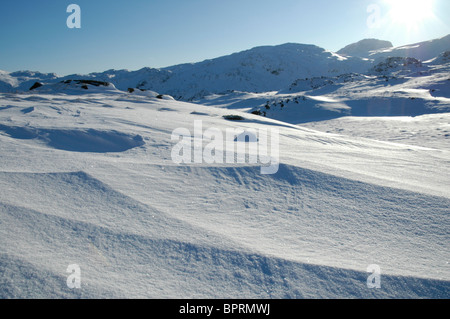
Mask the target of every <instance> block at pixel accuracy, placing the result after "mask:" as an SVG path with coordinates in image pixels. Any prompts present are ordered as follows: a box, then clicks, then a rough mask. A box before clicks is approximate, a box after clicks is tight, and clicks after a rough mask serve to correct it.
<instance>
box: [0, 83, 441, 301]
mask: <svg viewBox="0 0 450 319" xmlns="http://www.w3.org/2000/svg"><path fill="white" fill-rule="evenodd" d="M102 90H104V91H102ZM36 92H37V91H36ZM36 92H33V91H32V92H30V93H26V94H11V93H6V94H5V93H4V94H1V95H0V189H1V192H0V241H1V243H2V245H1V246H0V268H1V271H0V296H1V298H42V297H44V298H55V297H56V298H448V297H449V292H450V268H449V264H448V263H449V261H450V251H449V248H448V247H449V229H450V228H449V226H450V217H449V214H448V213H449V207H450V187H448V186H449V180H450V179H449V177H450V174H449V173H450V171H449V168H450V166H449V161H448V159H449V158H450V156H449V155H450V153H449V152H450V150H449V149H448V148H445V147H442V148H441V147H438V146H439V143H438V142H436V143H435V148H429V147H423V146H415V145H406V144H398V143H392V142H386V141H376V140H372V139H367V138H360V137H355V136H345V135H338V134H330V133H325V132H319V131H315V130H311V129H308V128H302V127H299V126H295V125H292V124H288V123H286V122H280V121H277V120H272V119H268V118H264V117H261V116H257V115H252V114H248V113H245V112H242V111H240V110H237V109H234V110H230V109H227V108H217V107H216V108H213V107H210V106H204V105H198V104H191V103H185V102H179V101H174V100H167V99H165V100H163V99H158V98H154V97H151V96H145V95H139V94H137V95H136V94H129V93H125V92H121V91H118V90H111V89H108V88H98V91H93V92H91V91H90V90H87V91H86V90H80V92H79V93H78V94H64V93H63V91H62V92H59V93H51V94H49V93H45V92H42V93H36ZM267 94H270V93H267ZM230 114H235V115H241V116H242V117H243V118H244V119H245V120H243V121H227V120H225V119H224V118H223V116H224V115H230ZM196 120H202V123H203V126H204V128H205V129H206V128H208V127H214V128H218V129H219V130H225V129H227V128H237V127H241V128H245V129H251V128H255V129H258V128H271V129H273V128H277V129H278V130H279V133H280V150H279V151H280V167H279V170H278V172H277V173H276V174H274V175H262V174H261V173H260V165H255V164H237V163H234V164H207V163H202V164H183V165H178V164H175V163H174V162H173V161H172V159H171V151H172V148H173V146H174V143H175V142H174V141H173V140H172V139H171V134H172V131H173V130H174V129H176V128H187V129H189V130H190V131H191V132H193V126H194V121H196ZM417 121H420V119H417ZM422 127H423V128H424V129H425V128H426V127H427V125H426V124H425V123H424V125H422ZM80 138H81V142H80V143H81V144H79V145H77V147H74V145H75V144H74V142H75V141H80ZM105 141H108V143H109V144H108V143H105ZM107 145H109V146H108V147H106V148H104V149H101V148H99V146H107ZM68 146H69V147H68ZM90 146H95V149H96V150H97V151H94V152H93V150H92V149H91V147H90ZM119 146H120V147H119ZM73 264H76V265H79V266H80V269H81V288H80V289H73V290H72V289H69V288H68V287H67V285H66V280H67V277H68V276H69V273H67V272H66V269H67V268H68V266H69V265H73ZM371 264H378V265H379V266H380V267H381V271H382V273H381V279H382V281H381V289H369V288H368V287H367V284H366V282H367V278H368V276H369V275H370V273H367V272H366V270H367V267H368V266H369V265H371Z"/></svg>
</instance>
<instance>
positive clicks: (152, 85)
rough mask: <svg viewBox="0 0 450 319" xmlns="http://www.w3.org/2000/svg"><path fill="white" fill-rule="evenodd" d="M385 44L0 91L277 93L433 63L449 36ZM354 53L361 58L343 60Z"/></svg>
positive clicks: (256, 53)
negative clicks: (397, 61)
mask: <svg viewBox="0 0 450 319" xmlns="http://www.w3.org/2000/svg"><path fill="white" fill-rule="evenodd" d="M386 46H389V43H388V42H385V41H380V40H374V39H369V40H363V41H360V42H358V43H356V44H352V45H350V46H348V47H346V48H344V49H342V50H340V51H339V52H341V53H343V54H342V55H340V54H338V53H333V52H330V51H327V50H325V49H323V48H320V47H317V46H314V45H306V44H294V43H287V44H283V45H277V46H263V47H256V48H253V49H250V50H246V51H242V52H238V53H234V54H231V55H228V56H223V57H219V58H215V59H211V60H205V61H202V62H198V63H191V64H181V65H176V66H171V67H167V68H162V69H154V68H148V67H146V68H142V69H140V70H137V71H128V70H108V71H105V72H100V73H91V74H88V75H79V74H78V75H77V74H74V75H69V76H64V77H57V76H56V75H55V74H42V73H38V72H28V71H26V72H14V73H7V72H1V73H0V91H1V92H14V91H27V90H29V88H30V87H31V86H32V85H33V84H34V83H35V82H42V83H43V84H45V83H55V82H61V81H67V80H74V79H90V80H96V81H105V82H111V83H112V84H114V86H115V87H116V88H117V89H119V90H122V91H126V90H127V89H128V88H140V89H147V90H152V91H156V92H159V93H162V94H168V95H172V96H174V97H175V98H176V99H178V100H185V101H186V100H193V99H198V98H201V97H204V96H206V95H209V94H221V93H225V92H229V91H244V92H257V93H259V92H267V91H278V90H281V89H284V88H286V87H288V86H289V85H291V84H292V83H293V82H294V81H296V80H298V79H302V78H311V77H320V76H326V77H333V76H339V75H341V74H345V73H363V74H364V73H366V72H368V70H369V69H371V68H372V67H373V66H374V65H375V64H378V63H380V62H383V61H384V60H385V59H386V58H388V57H409V58H415V59H418V60H421V61H425V60H430V59H433V58H436V57H438V56H439V55H440V54H441V53H442V52H444V51H447V50H450V35H449V36H447V37H444V38H441V39H435V40H431V41H427V42H422V43H417V44H413V45H409V46H402V47H396V48H394V47H389V48H383V49H381V50H380V49H379V48H380V47H386ZM377 49H378V50H377ZM364 52H365V53H364ZM355 53H358V54H355ZM363 53H364V54H363ZM351 54H354V55H357V56H344V55H351ZM358 55H359V56H358ZM361 55H363V56H364V57H360V56H361Z"/></svg>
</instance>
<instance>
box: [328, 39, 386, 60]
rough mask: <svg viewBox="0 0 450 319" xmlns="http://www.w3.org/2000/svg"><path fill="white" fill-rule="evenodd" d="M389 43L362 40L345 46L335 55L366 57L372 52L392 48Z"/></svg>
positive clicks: (376, 40)
mask: <svg viewBox="0 0 450 319" xmlns="http://www.w3.org/2000/svg"><path fill="white" fill-rule="evenodd" d="M393 47H394V46H393V45H392V43H391V42H389V41H384V40H378V39H364V40H361V41H358V42H356V43H352V44H349V45H347V46H346V47H344V48H342V49H340V50H339V51H337V52H336V53H338V54H340V55H343V56H357V57H368V56H369V55H370V53H371V52H372V51H376V50H380V49H389V48H393Z"/></svg>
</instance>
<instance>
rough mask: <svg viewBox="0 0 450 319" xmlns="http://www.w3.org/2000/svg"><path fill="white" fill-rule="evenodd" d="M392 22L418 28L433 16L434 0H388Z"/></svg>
mask: <svg viewBox="0 0 450 319" xmlns="http://www.w3.org/2000/svg"><path fill="white" fill-rule="evenodd" d="M386 2H387V3H388V4H389V6H390V11H389V15H390V18H391V19H392V22H393V23H395V24H399V25H403V26H406V27H408V28H409V29H413V28H418V27H419V26H420V25H421V24H422V23H423V22H425V21H426V20H428V19H430V18H432V17H433V15H434V14H433V2H434V1H433V0H386Z"/></svg>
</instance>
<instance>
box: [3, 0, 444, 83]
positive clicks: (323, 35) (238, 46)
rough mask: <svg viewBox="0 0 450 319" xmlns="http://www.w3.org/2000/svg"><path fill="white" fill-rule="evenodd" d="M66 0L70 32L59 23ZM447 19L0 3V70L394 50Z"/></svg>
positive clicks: (227, 0) (135, 2) (379, 11)
mask: <svg viewBox="0 0 450 319" xmlns="http://www.w3.org/2000/svg"><path fill="white" fill-rule="evenodd" d="M396 1H397V3H400V4H401V6H399V5H396V4H395V2H396ZM72 3H73V4H77V5H79V6H80V8H81V28H80V29H77V28H72V29H71V28H68V27H67V24H66V21H67V18H68V17H69V16H70V14H71V13H67V12H66V10H67V7H68V6H69V5H70V4H72ZM425 7H426V8H425ZM399 8H406V9H405V10H403V9H399ZM408 8H409V9H408ZM414 8H416V9H414ZM405 14H407V16H409V17H411V16H413V19H412V20H411V19H409V20H408V18H407V16H406V15H405ZM449 17H450V1H449V0H408V1H406V3H405V0H327V1H325V0H314V1H303V0H222V1H218V0H164V1H162V0H158V1H156V0H127V1H122V0H109V1H106V0H69V1H65V0H41V1H36V0H14V1H6V0H5V1H2V2H1V4H0V70H5V71H18V70H32V71H41V72H55V73H57V74H59V75H67V74H71V73H90V72H101V71H105V70H108V69H129V70H137V69H140V68H142V67H146V66H148V67H164V66H170V65H175V64H180V63H188V62H199V61H202V60H205V59H210V58H215V57H219V56H223V55H227V54H231V53H234V52H238V51H242V50H247V49H250V48H252V47H255V46H261V45H276V44H282V43H286V42H295V43H307V44H315V45H318V46H320V47H323V48H325V49H328V50H331V51H337V50H339V49H340V48H342V47H344V46H345V45H347V44H350V43H352V42H356V41H359V40H361V39H363V38H378V39H382V40H389V41H391V42H392V43H393V44H394V45H395V46H398V45H404V44H409V43H415V42H420V41H426V40H430V39H434V38H439V37H443V36H445V35H447V34H450V18H449Z"/></svg>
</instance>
